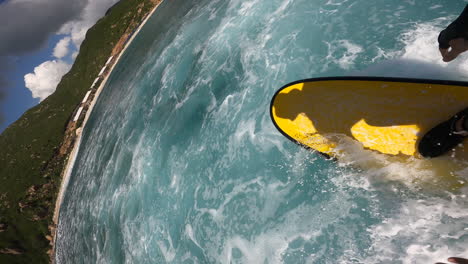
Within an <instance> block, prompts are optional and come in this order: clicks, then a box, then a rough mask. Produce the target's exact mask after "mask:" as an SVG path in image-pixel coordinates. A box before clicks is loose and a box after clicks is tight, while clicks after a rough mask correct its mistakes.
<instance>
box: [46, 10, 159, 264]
mask: <svg viewBox="0 0 468 264" xmlns="http://www.w3.org/2000/svg"><path fill="white" fill-rule="evenodd" d="M161 3H162V1H160V2H159V3H157V4H156V6H155V7H154V8H153V10H151V12H149V13H148V15H147V16H146V18H145V19H144V20H143V22H142V23H141V24H140V25H139V26H138V28H137V29H136V30H135V32H134V33H133V35H131V36H130V39H129V40H128V41H127V43H126V44H125V47H124V48H123V49H122V51H121V52H120V53H119V54H118V57H117V58H116V59H115V61H114V63H113V64H112V65H110V69H109V71H108V73H107V74H106V75H105V76H104V78H103V80H102V82H101V84H100V85H99V87H98V88H97V90H96V93H95V95H94V98H93V100H92V101H91V103H90V106H89V108H88V110H87V112H86V115H85V117H84V120H83V124H82V126H81V127H80V128H78V129H77V132H76V133H77V137H76V140H75V143H74V146H73V149H72V151H71V153H70V155H69V158H68V161H67V165H66V166H65V169H64V171H63V173H62V175H63V177H62V182H61V186H60V190H59V193H58V195H57V200H56V202H55V210H54V216H53V222H54V225H55V227H56V229H55V232H54V234H53V243H52V244H53V247H52V255H53V256H54V259H55V245H56V237H57V229H58V228H57V227H58V223H59V216H60V207H61V205H62V202H63V197H64V194H65V191H66V189H67V186H68V182H69V180H70V176H71V172H72V170H73V166H74V164H75V161H76V158H77V155H78V150H79V148H80V144H81V136H82V129H84V128H85V127H86V123H87V121H88V119H89V117H90V115H91V113H92V110H93V108H94V106H95V104H96V102H97V100H98V98H99V95H100V94H101V92H102V90H103V88H104V86H105V85H106V83H107V80H108V78H109V76H110V75H111V73H112V71H113V70H114V67H115V66H116V65H117V64H118V63H119V61H120V58H121V56H122V55H123V54H124V53H125V51H126V50H127V48H128V47H129V46H130V45H131V44H132V42H133V40H134V39H135V37H136V36H137V35H138V33H139V32H140V30H141V29H142V28H143V27H144V26H145V24H146V23H147V22H148V20H149V19H150V18H151V16H152V15H153V13H154V12H155V11H156V9H157V8H158V7H159V5H160V4H161Z"/></svg>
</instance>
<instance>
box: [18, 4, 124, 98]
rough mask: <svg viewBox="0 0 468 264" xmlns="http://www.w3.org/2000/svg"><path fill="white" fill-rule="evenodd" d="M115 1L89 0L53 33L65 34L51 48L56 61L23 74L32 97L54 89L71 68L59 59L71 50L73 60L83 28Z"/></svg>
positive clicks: (86, 28) (84, 30) (89, 24)
mask: <svg viewBox="0 0 468 264" xmlns="http://www.w3.org/2000/svg"><path fill="white" fill-rule="evenodd" d="M17 1H18V0H17ZM21 1H29V0H21ZM47 1H52V0H47ZM53 1H59V0H53ZM81 1H82V0H81ZM116 2H118V0H88V1H87V4H86V6H85V7H84V9H83V10H82V11H81V14H80V15H79V16H78V17H77V18H75V19H73V20H71V21H69V22H67V23H65V24H63V25H62V26H61V28H60V30H58V31H57V32H56V34H60V35H62V34H63V35H66V37H64V38H63V39H61V40H60V41H59V42H58V43H57V44H56V45H55V48H54V51H53V56H54V57H56V58H58V59H59V60H52V61H46V62H44V63H42V64H41V65H39V66H37V67H36V68H34V73H28V74H26V75H25V76H24V82H25V85H26V87H27V88H28V89H29V90H31V92H32V94H33V97H34V98H40V100H41V101H42V100H44V99H45V98H46V97H47V96H49V95H51V94H52V93H53V92H54V91H55V88H56V87H57V84H58V83H59V82H60V79H61V78H62V76H63V75H64V74H65V73H67V72H68V70H69V69H70V67H71V65H70V64H67V63H66V62H64V61H62V60H60V59H62V58H64V57H65V56H67V55H68V54H69V53H70V52H73V53H72V56H71V59H72V60H73V61H74V60H75V58H76V56H77V55H78V50H79V47H80V45H81V43H82V42H83V40H84V38H85V36H86V31H88V29H89V28H90V27H91V26H93V25H94V24H95V23H96V22H97V21H98V19H99V18H101V17H103V16H104V14H105V13H106V11H107V10H108V9H109V8H110V7H111V6H112V5H114V4H115V3H116ZM71 44H73V45H71Z"/></svg>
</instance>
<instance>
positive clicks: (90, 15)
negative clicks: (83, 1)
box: [58, 0, 118, 48]
mask: <svg viewBox="0 0 468 264" xmlns="http://www.w3.org/2000/svg"><path fill="white" fill-rule="evenodd" d="M117 2H118V0H90V1H89V2H88V4H87V5H86V7H85V8H84V9H83V12H82V13H81V16H80V18H79V19H75V20H72V21H70V22H68V23H66V24H65V25H63V26H62V28H61V29H60V30H59V32H58V33H59V34H69V35H70V36H71V39H72V41H73V44H75V46H76V47H77V48H79V46H80V45H81V42H83V40H84V38H85V36H86V31H88V29H89V28H90V27H92V26H93V25H94V24H95V23H96V22H97V21H98V20H99V18H101V17H102V16H104V14H105V13H106V11H107V10H108V9H109V8H110V7H111V6H112V5H114V4H115V3H117Z"/></svg>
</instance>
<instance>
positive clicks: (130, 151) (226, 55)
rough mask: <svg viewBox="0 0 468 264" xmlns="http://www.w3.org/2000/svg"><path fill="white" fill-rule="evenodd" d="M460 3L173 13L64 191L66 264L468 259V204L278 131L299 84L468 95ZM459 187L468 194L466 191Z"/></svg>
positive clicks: (99, 121) (156, 18)
mask: <svg viewBox="0 0 468 264" xmlns="http://www.w3.org/2000/svg"><path fill="white" fill-rule="evenodd" d="M465 4H466V3H465V2H464V1H458V0H457V1H456V0H450V1H436V0H372V1H369V0H354V1H349V0H295V1H292V0H243V1H240V0H230V1H229V0H199V1H187V0H166V1H164V3H163V4H161V6H160V7H159V8H158V10H157V11H156V12H155V13H154V15H153V16H152V18H151V19H150V20H149V22H148V23H147V24H146V25H145V26H144V28H143V29H142V31H141V32H140V34H139V35H138V36H137V37H136V39H135V41H134V42H133V43H132V44H131V46H130V47H129V48H128V49H127V51H126V53H125V54H124V55H123V56H122V59H121V60H120V62H119V64H118V65H117V66H116V68H115V69H114V71H113V72H112V74H111V76H110V78H109V81H108V83H107V84H106V87H105V88H104V90H103V92H102V94H101V96H100V98H99V99H98V102H97V105H96V107H95V108H94V110H93V112H92V114H91V117H90V119H89V121H88V123H87V125H86V127H85V129H84V132H83V138H82V143H81V146H80V150H79V154H78V157H77V160H76V163H75V166H74V168H73V171H72V175H71V178H70V182H69V184H68V188H67V190H66V193H65V198H64V203H63V206H62V209H61V214H60V224H59V228H58V241H57V253H56V257H57V262H58V263H366V264H371V263H412V264H413V263H424V264H427V263H434V262H435V261H444V260H445V259H446V258H447V257H450V256H454V255H455V256H465V257H468V210H467V208H468V198H467V197H466V194H467V193H468V190H467V189H464V188H455V189H453V188H448V187H447V186H442V187H440V188H437V187H436V188H434V186H432V187H428V186H427V184H426V183H424V182H427V181H428V180H430V179H436V178H437V175H431V172H430V171H427V170H422V169H420V168H419V167H418V161H417V160H415V161H414V163H411V162H409V163H395V162H382V164H383V165H382V167H381V168H378V169H371V170H362V169H359V167H357V166H355V164H354V162H355V161H356V160H358V159H383V160H384V161H385V159H386V157H385V156H382V155H379V154H376V153H373V152H369V151H366V150H362V149H361V150H359V149H358V150H356V152H355V155H353V157H351V158H349V159H345V160H343V161H341V162H335V161H331V160H326V159H324V158H323V157H322V156H321V155H319V154H317V153H315V152H312V151H308V150H305V149H302V148H301V147H299V146H297V145H295V144H293V143H292V142H290V141H289V140H288V139H286V138H285V137H284V136H282V135H281V134H280V133H279V132H278V131H277V130H276V129H275V127H274V126H273V124H272V122H271V120H270V117H269V104H270V100H271V97H272V96H273V94H274V93H275V91H276V90H277V89H279V88H280V87H281V86H283V85H284V84H286V83H288V82H292V81H295V80H298V79H305V78H312V77H324V76H343V75H366V76H396V77H415V78H433V79H450V80H468V55H464V56H462V57H460V58H458V59H457V60H456V61H454V62H452V63H450V64H446V63H444V62H442V60H441V58H440V55H439V53H438V44H437V41H436V40H437V36H438V33H439V32H440V30H441V29H443V28H444V27H445V26H447V25H448V24H449V23H450V22H451V21H452V20H453V19H455V18H456V17H457V16H458V15H459V14H460V13H461V11H462V10H463V8H464V6H465ZM459 177H460V182H462V181H463V180H464V177H463V175H461V176H459Z"/></svg>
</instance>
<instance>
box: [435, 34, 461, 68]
mask: <svg viewBox="0 0 468 264" xmlns="http://www.w3.org/2000/svg"><path fill="white" fill-rule="evenodd" d="M449 45H450V50H449V49H441V48H439V51H440V54H441V55H442V60H443V61H445V62H449V61H452V60H454V59H455V58H456V57H457V56H458V55H460V54H461V53H463V52H465V51H467V50H468V42H467V41H465V39H463V38H456V39H452V40H450V41H449Z"/></svg>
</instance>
